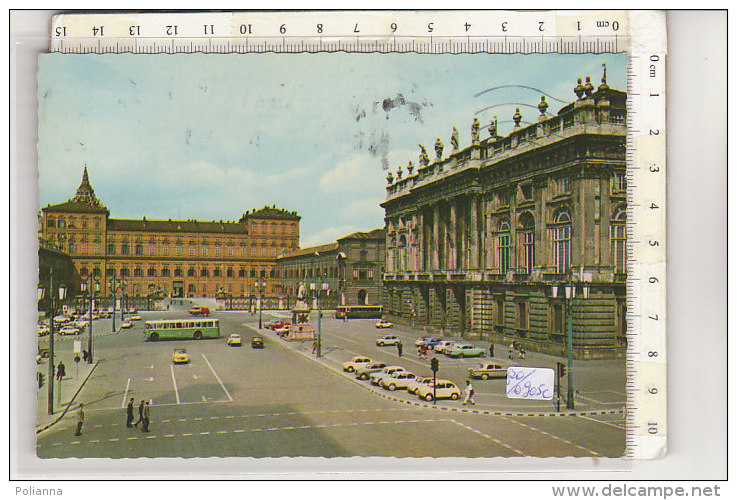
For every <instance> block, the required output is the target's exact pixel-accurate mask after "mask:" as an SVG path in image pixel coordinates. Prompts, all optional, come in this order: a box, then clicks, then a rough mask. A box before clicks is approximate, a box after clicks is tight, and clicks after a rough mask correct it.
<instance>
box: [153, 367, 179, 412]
mask: <svg viewBox="0 0 737 500" xmlns="http://www.w3.org/2000/svg"><path fill="white" fill-rule="evenodd" d="M169 368H171V381H172V383H173V384H174V394H175V395H176V396H177V404H179V389H177V378H176V377H175V376H174V365H169ZM151 378H153V377H151Z"/></svg>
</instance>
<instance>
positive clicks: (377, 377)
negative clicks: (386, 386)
mask: <svg viewBox="0 0 737 500" xmlns="http://www.w3.org/2000/svg"><path fill="white" fill-rule="evenodd" d="M403 371H406V370H405V369H404V367H402V366H394V365H393V366H385V367H384V368H383V369H382V370H381V371H378V372H376V373H372V374H371V377H370V381H371V385H379V384H380V383H381V379H382V378H384V377H386V376H387V375H391V374H392V373H394V372H403Z"/></svg>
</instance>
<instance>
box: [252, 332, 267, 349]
mask: <svg viewBox="0 0 737 500" xmlns="http://www.w3.org/2000/svg"><path fill="white" fill-rule="evenodd" d="M251 348H252V349H263V348H264V339H263V338H261V337H259V336H258V335H254V336H253V337H251Z"/></svg>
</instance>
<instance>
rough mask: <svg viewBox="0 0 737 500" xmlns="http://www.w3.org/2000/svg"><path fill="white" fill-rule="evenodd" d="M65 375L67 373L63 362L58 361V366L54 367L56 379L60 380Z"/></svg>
mask: <svg viewBox="0 0 737 500" xmlns="http://www.w3.org/2000/svg"><path fill="white" fill-rule="evenodd" d="M66 375H67V370H66V367H65V366H64V363H62V362H61V361H59V366H57V367H56V380H57V381H59V382H61V379H63V378H64V377H66Z"/></svg>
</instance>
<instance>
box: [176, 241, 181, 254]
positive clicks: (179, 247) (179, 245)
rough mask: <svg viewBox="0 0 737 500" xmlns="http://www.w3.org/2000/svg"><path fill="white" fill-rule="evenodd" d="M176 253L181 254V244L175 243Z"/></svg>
mask: <svg viewBox="0 0 737 500" xmlns="http://www.w3.org/2000/svg"><path fill="white" fill-rule="evenodd" d="M177 255H182V245H181V244H180V243H177Z"/></svg>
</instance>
